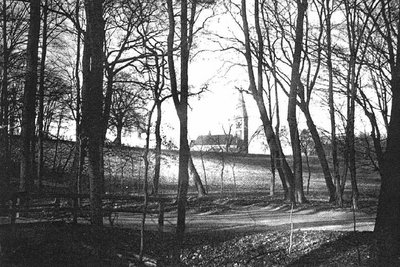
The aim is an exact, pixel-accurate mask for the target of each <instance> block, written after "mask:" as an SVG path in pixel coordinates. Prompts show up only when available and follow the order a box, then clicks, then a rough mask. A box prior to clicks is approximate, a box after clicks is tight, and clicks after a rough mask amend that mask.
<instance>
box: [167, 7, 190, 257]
mask: <svg viewBox="0 0 400 267" xmlns="http://www.w3.org/2000/svg"><path fill="white" fill-rule="evenodd" d="M193 4H195V3H193ZM167 5H168V19H169V32H168V66H169V74H170V82H171V92H172V97H173V100H174V105H175V108H176V111H177V113H178V118H179V173H178V201H177V202H178V203H177V204H178V216H177V217H178V218H177V225H176V240H177V242H178V246H177V250H179V249H180V248H181V246H182V244H183V239H184V234H185V220H186V201H187V191H188V185H189V172H188V167H189V157H190V150H189V145H188V138H187V135H188V116H187V105H188V93H189V84H188V65H189V45H188V23H187V22H188V12H187V9H188V1H187V0H182V1H181V5H180V11H181V14H180V18H181V20H180V24H181V25H180V26H181V27H180V28H181V36H180V37H181V38H180V39H181V46H180V48H181V49H180V53H181V66H180V70H181V75H180V80H181V82H180V89H181V90H180V93H179V92H178V86H177V79H176V73H175V64H174V55H173V52H174V34H175V21H174V20H175V18H174V9H173V3H172V0H168V1H167ZM176 252H177V251H176ZM174 258H175V260H179V254H178V253H175V255H174Z"/></svg>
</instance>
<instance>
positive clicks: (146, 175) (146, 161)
mask: <svg viewBox="0 0 400 267" xmlns="http://www.w3.org/2000/svg"><path fill="white" fill-rule="evenodd" d="M153 111H154V107H153V108H152V109H151V110H150V111H149V113H148V120H147V129H146V146H145V148H144V154H143V160H144V183H143V195H144V202H143V213H142V224H141V228H140V252H139V261H142V260H143V254H144V249H145V247H144V238H145V236H144V234H145V233H144V231H145V224H146V215H147V206H148V202H149V200H148V198H149V192H148V191H149V190H148V188H149V149H150V147H149V144H150V129H151V117H152V116H153Z"/></svg>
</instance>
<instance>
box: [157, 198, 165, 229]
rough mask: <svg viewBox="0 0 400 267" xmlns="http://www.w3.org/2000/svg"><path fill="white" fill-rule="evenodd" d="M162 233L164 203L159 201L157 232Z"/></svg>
mask: <svg viewBox="0 0 400 267" xmlns="http://www.w3.org/2000/svg"><path fill="white" fill-rule="evenodd" d="M163 231H164V201H162V200H161V199H160V200H159V210H158V232H159V233H162V232H163Z"/></svg>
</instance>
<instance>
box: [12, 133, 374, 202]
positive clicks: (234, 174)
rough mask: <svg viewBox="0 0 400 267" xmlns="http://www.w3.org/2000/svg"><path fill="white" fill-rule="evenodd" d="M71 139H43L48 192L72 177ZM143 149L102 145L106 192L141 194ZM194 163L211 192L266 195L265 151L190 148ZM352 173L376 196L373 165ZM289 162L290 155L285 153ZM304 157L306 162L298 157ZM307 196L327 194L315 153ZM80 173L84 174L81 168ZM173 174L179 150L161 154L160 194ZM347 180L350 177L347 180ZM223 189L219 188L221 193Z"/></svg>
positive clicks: (171, 189)
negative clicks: (200, 149) (224, 151)
mask: <svg viewBox="0 0 400 267" xmlns="http://www.w3.org/2000/svg"><path fill="white" fill-rule="evenodd" d="M74 146H75V144H74V143H73V142H69V141H54V140H48V141H47V142H45V147H44V150H45V178H44V180H45V181H46V182H47V183H45V184H47V185H49V186H48V187H47V189H48V190H50V191H51V190H62V189H63V188H67V187H68V184H69V182H70V181H71V179H72V177H71V168H72V161H73V157H74V153H73V152H74ZM12 152H13V157H12V158H13V168H12V169H13V177H12V178H13V180H14V181H15V183H17V182H18V180H19V173H18V171H19V165H18V162H19V155H20V152H19V139H18V138H15V139H14V140H13V145H12ZM143 152H144V150H143V149H142V148H135V147H133V148H131V147H115V146H106V148H105V150H104V173H105V179H106V191H107V192H111V193H123V194H130V193H140V192H141V191H142V188H143V176H144V163H143V157H142V156H143ZM192 155H193V160H194V164H195V166H196V168H197V171H198V173H199V174H200V176H201V179H202V182H203V185H205V186H206V188H207V191H208V192H210V193H223V194H227V195H229V194H233V193H235V192H254V191H257V192H265V193H266V194H269V187H270V181H271V176H272V173H271V169H270V167H271V162H270V157H269V155H252V154H249V155H242V154H237V153H216V152H203V153H201V152H199V151H194V152H192ZM358 158H359V160H358V162H357V177H358V183H359V189H360V194H361V196H363V195H365V196H372V195H373V196H376V195H377V192H378V191H379V183H380V179H379V174H378V173H377V172H376V171H375V170H374V169H373V166H372V164H371V163H370V162H369V161H368V160H365V159H362V157H361V156H360V157H358ZM149 160H150V172H149V174H150V175H149V181H150V184H151V182H152V177H153V171H154V161H155V160H154V154H153V153H150V156H149ZM288 161H289V164H291V158H290V156H289V157H288ZM303 161H305V160H303ZM303 170H304V175H303V179H304V188H305V190H307V183H308V177H309V171H308V168H307V166H306V164H305V163H304V168H303ZM310 170H311V172H310V188H309V195H310V196H312V195H321V194H324V193H325V192H326V186H325V181H324V179H323V174H322V172H321V168H320V165H319V161H318V159H317V157H315V156H311V157H310ZM85 171H86V170H85ZM84 173H85V172H84ZM177 174H178V152H177V151H173V150H164V151H163V152H162V162H161V177H160V192H161V193H165V194H169V193H175V192H176V187H177V186H176V185H177V180H178V177H177ZM348 180H349V178H348ZM349 187H350V181H348V182H347V187H346V192H345V198H348V197H349V192H350V188H349ZM83 188H84V189H86V190H87V189H88V178H87V176H84V180H83ZM195 190H196V189H195V186H194V184H193V180H192V179H190V188H189V193H195ZM221 191H222V192H221ZM281 191H282V187H281V182H280V179H279V176H278V175H277V176H276V192H278V193H279V192H281Z"/></svg>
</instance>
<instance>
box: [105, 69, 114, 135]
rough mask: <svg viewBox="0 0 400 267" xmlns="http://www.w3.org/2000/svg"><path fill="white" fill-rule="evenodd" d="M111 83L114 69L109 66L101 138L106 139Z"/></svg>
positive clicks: (110, 101) (111, 90) (111, 93)
mask: <svg viewBox="0 0 400 267" xmlns="http://www.w3.org/2000/svg"><path fill="white" fill-rule="evenodd" d="M113 84H114V69H113V68H109V69H107V87H106V96H105V98H104V106H103V140H106V134H107V128H108V120H109V119H110V111H111V104H112V95H113Z"/></svg>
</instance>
